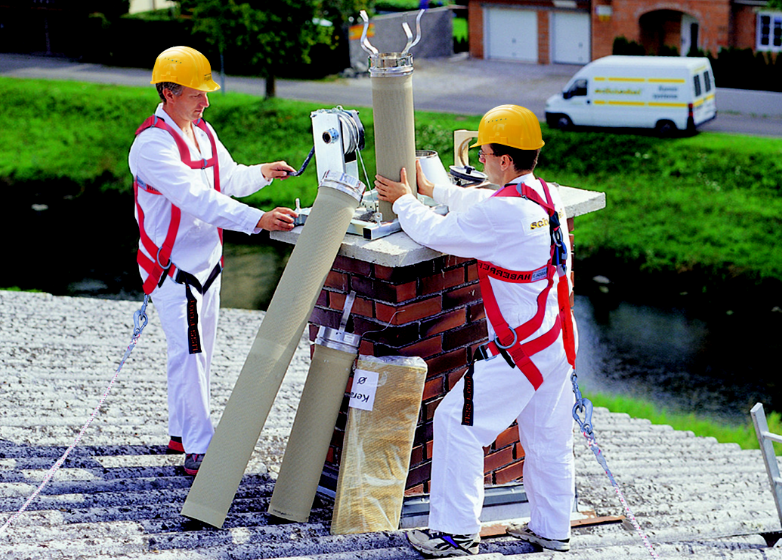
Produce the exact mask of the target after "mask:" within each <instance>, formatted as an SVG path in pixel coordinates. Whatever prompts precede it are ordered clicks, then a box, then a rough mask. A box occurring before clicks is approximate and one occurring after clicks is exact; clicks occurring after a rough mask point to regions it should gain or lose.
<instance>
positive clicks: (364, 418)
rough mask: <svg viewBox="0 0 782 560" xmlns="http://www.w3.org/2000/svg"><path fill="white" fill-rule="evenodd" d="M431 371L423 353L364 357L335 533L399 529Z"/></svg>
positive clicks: (356, 376) (350, 423) (353, 394)
mask: <svg viewBox="0 0 782 560" xmlns="http://www.w3.org/2000/svg"><path fill="white" fill-rule="evenodd" d="M426 371H427V367H426V362H425V361H424V360H423V359H422V358H419V357H413V358H408V357H402V356H387V357H382V358H376V357H374V356H359V359H358V362H357V364H356V370H355V372H354V373H353V384H352V386H351V395H350V403H351V406H350V409H349V411H348V421H347V426H346V427H345V438H344V443H343V446H342V456H341V461H340V468H339V479H338V480H337V493H336V498H335V500H334V514H333V518H332V520H331V532H332V534H335V535H336V534H347V533H369V532H375V531H395V530H397V529H398V528H399V518H400V516H401V514H402V502H403V500H404V493H405V481H406V480H407V473H408V468H409V466H410V454H411V452H412V447H413V438H414V436H415V429H416V424H417V422H418V413H419V411H420V409H421V395H422V393H423V390H424V382H425V381H426Z"/></svg>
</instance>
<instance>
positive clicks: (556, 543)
mask: <svg viewBox="0 0 782 560" xmlns="http://www.w3.org/2000/svg"><path fill="white" fill-rule="evenodd" d="M507 532H508V534H509V535H512V536H514V537H516V538H517V539H521V540H523V541H527V542H528V543H532V544H536V545H538V546H542V547H543V548H547V549H549V550H556V551H558V552H567V551H568V550H570V539H562V540H557V539H547V538H546V537H541V536H540V535H536V534H535V533H533V532H532V531H531V530H530V528H529V527H527V524H526V523H525V524H523V525H518V524H516V523H512V524H510V525H509V526H508V529H507Z"/></svg>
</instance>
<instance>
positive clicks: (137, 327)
mask: <svg viewBox="0 0 782 560" xmlns="http://www.w3.org/2000/svg"><path fill="white" fill-rule="evenodd" d="M147 303H149V296H148V295H145V296H144V303H142V304H141V308H140V309H139V310H138V311H136V312H135V313H134V314H133V336H132V337H131V339H130V345H129V346H128V348H127V350H125V355H124V356H123V357H122V360H121V361H120V363H119V366H118V367H117V370H116V371H115V372H114V377H112V378H111V381H109V385H108V387H106V390H105V391H104V392H103V396H102V397H101V399H100V402H99V403H98V406H96V407H95V410H93V411H92V414H91V415H90V418H89V419H88V420H87V422H86V423H85V424H84V426H82V429H81V431H80V432H79V435H77V436H76V439H75V440H74V441H73V443H72V444H71V445H70V447H68V449H66V450H65V453H63V455H62V457H60V458H59V459H58V460H57V462H56V463H55V464H54V465H53V466H52V467H51V468H50V469H49V471H48V472H47V473H46V476H45V477H44V478H43V481H42V482H41V484H40V486H38V488H37V489H36V490H35V492H33V493H32V495H31V496H30V497H29V498H27V501H25V503H24V504H23V505H22V507H21V508H19V511H17V512H16V513H14V514H13V515H12V516H11V517H9V518H8V519H7V520H6V522H5V523H4V524H3V525H2V527H0V533H3V531H5V530H6V528H7V527H8V526H9V525H10V524H11V523H13V522H14V521H15V520H16V519H18V518H19V516H20V515H22V513H24V511H25V510H26V509H27V508H28V506H29V505H30V504H31V503H32V501H33V500H34V499H35V498H36V496H38V494H40V493H41V491H42V490H43V489H44V487H45V486H46V485H47V484H48V483H49V481H50V480H51V479H52V477H53V476H54V475H55V473H56V472H57V470H58V469H59V468H60V467H61V466H62V464H63V463H64V462H65V459H67V458H68V455H69V454H70V452H71V451H73V449H74V448H75V447H76V446H77V445H78V444H79V442H80V441H81V438H82V436H84V433H85V432H86V431H87V428H88V427H89V425H90V424H91V423H92V421H93V420H94V419H95V417H96V416H97V415H98V411H99V410H100V407H101V406H103V403H104V401H105V400H106V397H107V396H108V395H109V391H111V387H112V386H113V385H114V381H116V379H117V376H118V375H119V372H120V370H121V369H122V366H123V365H125V361H127V359H128V357H129V356H130V353H131V352H133V349H134V348H135V347H136V344H137V343H138V339H139V338H140V337H141V332H142V331H143V330H144V327H146V326H147V323H149V318H148V317H147Z"/></svg>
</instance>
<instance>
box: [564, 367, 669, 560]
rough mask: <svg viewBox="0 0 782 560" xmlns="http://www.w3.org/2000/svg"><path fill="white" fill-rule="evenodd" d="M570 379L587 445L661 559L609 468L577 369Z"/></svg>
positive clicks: (575, 410)
mask: <svg viewBox="0 0 782 560" xmlns="http://www.w3.org/2000/svg"><path fill="white" fill-rule="evenodd" d="M570 380H571V382H572V383H573V393H574V394H575V396H576V403H575V404H574V405H573V418H574V419H575V421H576V423H578V426H579V428H580V429H581V433H582V434H584V437H585V438H586V440H587V447H589V449H590V450H591V451H592V453H594V454H595V458H596V459H597V462H598V463H599V464H600V466H601V467H603V470H604V471H605V473H606V475H608V479H609V480H610V481H611V485H612V486H613V487H614V490H615V491H616V495H617V496H618V497H619V501H620V502H622V506H624V508H625V513H626V514H627V518H628V519H629V520H630V523H632V524H633V527H635V530H636V532H637V533H638V536H640V537H641V540H643V542H644V545H645V546H646V548H647V550H648V551H649V554H651V555H652V558H657V559H659V558H660V557H659V556H657V553H656V552H655V550H654V548H653V547H652V544H651V543H650V542H649V537H647V536H646V533H644V532H643V529H641V525H640V524H639V523H638V520H637V519H636V518H635V515H633V511H632V510H631V509H630V506H629V505H628V504H627V501H626V500H625V497H624V494H623V493H622V490H621V488H619V484H617V482H616V480H615V479H614V475H613V474H611V470H610V469H609V468H608V463H606V459H605V457H604V456H603V453H602V451H601V450H600V447H599V446H598V445H597V440H596V439H595V433H594V431H593V428H592V401H590V400H589V399H587V398H586V397H583V396H582V395H581V390H580V389H579V388H578V376H577V375H576V370H575V369H574V370H573V373H572V375H571V378H570ZM579 414H583V415H584V419H583V420H581V418H580V416H579Z"/></svg>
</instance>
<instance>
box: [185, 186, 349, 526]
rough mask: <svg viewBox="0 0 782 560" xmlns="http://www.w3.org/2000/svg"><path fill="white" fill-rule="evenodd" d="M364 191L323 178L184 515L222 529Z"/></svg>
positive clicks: (195, 481)
mask: <svg viewBox="0 0 782 560" xmlns="http://www.w3.org/2000/svg"><path fill="white" fill-rule="evenodd" d="M363 192H364V184H363V183H361V181H359V180H358V179H356V178H355V177H351V176H350V175H346V174H341V173H336V174H335V173H332V172H327V173H326V174H325V175H324V177H323V178H322V180H321V182H320V186H319V188H318V195H317V198H316V199H315V203H314V204H313V206H312V211H311V212H310V215H309V218H308V219H307V222H306V224H305V225H304V228H303V230H302V232H301V234H300V236H299V239H298V242H297V243H296V247H295V248H294V250H293V252H292V253H291V256H290V259H289V260H288V264H287V266H286V267H285V270H284V272H283V274H282V277H281V278H280V282H279V284H278V286H277V289H276V290H275V292H274V295H273V297H272V300H271V303H270V304H269V309H268V311H267V312H266V316H265V318H264V320H263V323H261V326H260V328H259V329H258V334H257V335H256V337H255V341H254V342H253V345H252V348H251V349H250V354H249V355H248V356H247V360H246V361H245V363H244V366H243V367H242V371H241V373H240V374H239V378H238V379H237V381H236V385H235V386H234V389H233V392H232V393H231V397H230V398H229V400H228V404H227V405H226V407H225V411H224V412H223V415H222V418H221V419H220V423H219V424H218V425H217V429H216V431H215V434H214V437H213V438H212V441H211V443H210V445H209V449H208V450H207V453H206V456H205V457H204V461H203V463H202V464H201V468H200V469H199V472H198V475H197V476H196V478H195V480H194V481H193V486H192V487H191V489H190V493H189V494H188V496H187V499H186V500H185V504H184V507H183V508H182V515H184V516H186V517H190V518H193V519H198V520H200V521H203V522H204V523H207V524H209V525H212V526H214V527H218V528H219V527H222V525H223V522H224V521H225V517H226V515H227V513H228V509H229V508H230V506H231V503H232V502H233V498H234V495H235V494H236V490H237V489H238V487H239V483H240V482H241V479H242V476H243V475H244V471H245V468H246V467H247V463H248V462H249V460H250V456H251V455H252V452H253V449H254V448H255V444H256V443H257V442H258V437H259V436H260V433H261V429H262V428H263V425H264V423H265V422H266V418H267V417H268V415H269V411H270V410H271V408H272V405H273V404H274V399H275V397H276V395H277V392H278V391H279V388H280V385H281V384H282V379H283V377H284V376H285V372H286V370H287V369H288V366H289V365H290V362H291V359H292V358H293V354H294V352H295V350H296V346H297V344H298V342H299V340H300V339H301V335H302V333H303V332H304V328H305V327H306V325H307V319H308V318H309V316H310V314H311V313H312V309H313V308H314V307H315V302H316V301H317V298H318V296H319V295H320V292H321V289H322V288H323V284H324V282H325V280H326V276H327V274H328V273H329V271H330V270H331V266H332V264H333V262H334V258H335V257H336V256H337V252H338V251H339V247H340V245H341V243H342V240H343V238H344V236H345V232H346V231H347V229H348V226H349V224H350V220H351V219H352V218H353V213H354V210H355V209H356V207H357V206H358V203H359V201H360V200H361V196H362V195H363Z"/></svg>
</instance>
